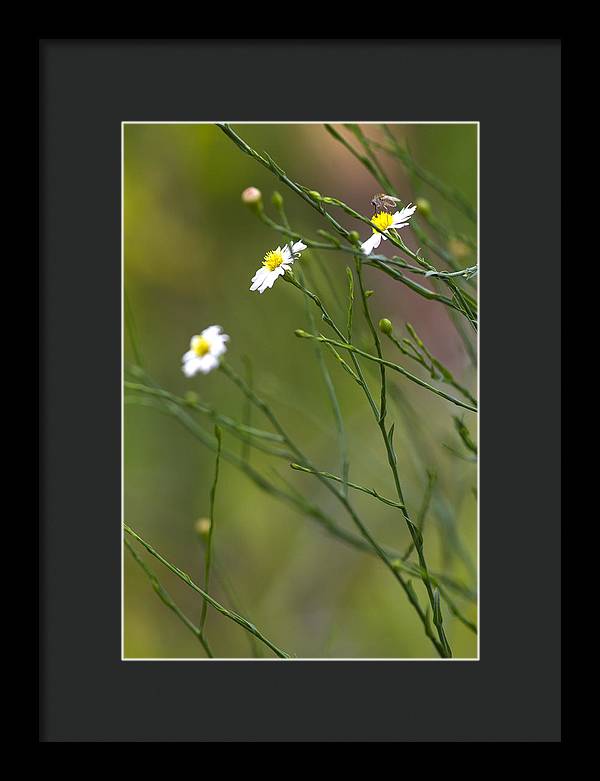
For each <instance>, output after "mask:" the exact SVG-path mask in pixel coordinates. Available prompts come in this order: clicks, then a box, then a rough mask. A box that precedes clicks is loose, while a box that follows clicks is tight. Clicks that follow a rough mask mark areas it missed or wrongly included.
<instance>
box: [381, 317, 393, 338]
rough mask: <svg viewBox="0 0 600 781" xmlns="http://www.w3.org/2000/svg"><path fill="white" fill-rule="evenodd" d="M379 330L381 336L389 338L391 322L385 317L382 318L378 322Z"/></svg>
mask: <svg viewBox="0 0 600 781" xmlns="http://www.w3.org/2000/svg"><path fill="white" fill-rule="evenodd" d="M379 330H380V331H381V333H382V334H386V336H390V335H391V333H392V330H393V328H392V321H391V320H388V319H387V317H384V318H382V319H381V320H380V321H379Z"/></svg>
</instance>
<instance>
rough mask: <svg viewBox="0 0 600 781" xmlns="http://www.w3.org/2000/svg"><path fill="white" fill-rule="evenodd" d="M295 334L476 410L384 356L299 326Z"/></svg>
mask: <svg viewBox="0 0 600 781" xmlns="http://www.w3.org/2000/svg"><path fill="white" fill-rule="evenodd" d="M295 334H296V336H299V337H300V338H302V339H315V340H316V341H318V342H325V343H326V344H331V345H333V346H334V347H339V348H340V349H342V350H348V352H352V353H356V354H357V355H362V357H363V358H367V360H369V361H373V362H374V363H378V364H380V365H382V366H387V367H388V368H389V369H392V370H393V371H396V372H398V373H399V374H402V375H404V376H405V377H406V378H407V379H409V380H411V381H412V382H414V383H416V384H417V385H420V386H421V387H422V388H425V389H426V390H428V391H431V393H434V394H435V395H436V396H440V397H441V398H442V399H446V401H451V402H452V403H453V404H456V406H457V407H462V408H463V409H466V410H469V412H477V407H474V406H471V405H470V404H467V403H465V402H463V401H461V400H460V399H457V398H455V397H454V396H451V395H450V394H449V393H446V392H445V391H442V390H440V389H439V388H434V386H433V385H430V384H429V383H428V382H425V380H422V379H420V378H419V377H417V376H416V375H414V374H411V372H409V371H407V370H406V369H405V368H404V367H403V366H399V365H398V364H397V363H392V361H387V360H385V359H384V358H380V357H379V356H376V355H371V353H367V352H365V351H364V350H361V349H359V348H358V347H355V346H354V345H353V344H347V343H346V342H339V341H336V340H335V339H328V338H327V337H326V336H323V335H322V334H319V335H317V334H309V333H307V332H306V331H303V330H302V329H301V328H299V329H297V330H296V331H295Z"/></svg>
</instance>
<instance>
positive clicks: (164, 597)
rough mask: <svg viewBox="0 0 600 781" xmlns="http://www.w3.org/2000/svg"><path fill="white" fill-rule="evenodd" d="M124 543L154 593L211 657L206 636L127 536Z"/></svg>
mask: <svg viewBox="0 0 600 781" xmlns="http://www.w3.org/2000/svg"><path fill="white" fill-rule="evenodd" d="M124 543H125V545H126V546H127V549H128V550H129V552H130V553H131V555H132V557H133V559H134V561H135V562H136V563H137V564H139V566H140V567H141V568H142V570H143V571H144V572H145V573H146V576H147V577H148V580H149V581H150V584H151V586H152V588H153V589H154V591H155V592H156V594H157V595H158V597H159V599H160V600H161V601H162V602H163V603H164V604H165V605H166V606H167V607H168V608H169V610H172V611H173V612H174V613H175V615H176V616H177V618H179V620H180V621H182V622H183V624H184V625H185V626H186V627H187V628H188V629H189V630H190V632H192V634H194V635H195V636H196V637H197V638H198V640H199V641H200V643H201V645H202V647H203V648H204V650H205V652H206V655H207V656H208V657H209V658H211V659H212V658H213V653H212V651H211V649H210V646H209V645H208V642H207V641H206V638H205V637H204V636H203V634H202V632H201V631H200V629H199V628H198V627H197V626H195V624H193V623H192V621H190V619H189V618H188V617H187V616H186V615H185V613H184V612H183V610H181V609H180V608H179V607H178V606H177V604H176V603H175V602H174V601H173V599H172V598H171V595H170V594H169V592H168V591H167V590H166V589H165V588H164V586H162V585H161V583H160V581H159V579H158V578H157V577H156V575H155V574H154V572H153V571H152V570H151V569H150V567H149V566H148V565H147V564H146V562H145V561H144V560H143V559H142V558H141V557H140V556H139V554H138V553H137V551H136V550H135V548H134V547H133V546H132V544H131V543H130V542H129V540H128V539H127V538H125V540H124Z"/></svg>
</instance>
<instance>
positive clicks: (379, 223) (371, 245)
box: [361, 203, 417, 255]
mask: <svg viewBox="0 0 600 781" xmlns="http://www.w3.org/2000/svg"><path fill="white" fill-rule="evenodd" d="M416 210H417V207H416V206H413V205H412V204H411V203H409V204H408V206H405V207H404V209H401V210H400V211H396V212H394V213H393V214H390V213H389V212H386V211H381V212H378V213H377V214H375V215H374V216H373V217H372V218H371V222H372V223H373V225H374V226H375V227H374V228H373V235H372V236H371V237H370V238H368V239H367V240H366V241H363V243H362V244H361V249H362V251H363V252H364V253H365V255H370V254H371V252H373V250H374V249H376V248H377V247H378V246H379V245H380V244H381V240H382V239H383V240H384V241H386V240H387V236H386V235H385V233H386V232H387V231H388V230H390V229H394V230H399V229H400V228H405V227H406V226H407V225H408V220H409V219H410V218H411V217H412V215H413V214H414V213H415V211H416Z"/></svg>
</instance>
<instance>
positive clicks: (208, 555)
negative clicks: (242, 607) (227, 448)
mask: <svg viewBox="0 0 600 781" xmlns="http://www.w3.org/2000/svg"><path fill="white" fill-rule="evenodd" d="M215 439H216V440H217V456H216V458H215V476H214V479H213V483H212V486H211V489H210V510H209V517H210V525H209V527H208V539H207V540H206V550H205V558H204V590H205V591H208V586H209V583H210V565H211V562H212V540H213V534H214V530H215V495H216V493H217V482H218V480H219V462H220V460H221V446H222V440H223V436H222V434H221V429H220V428H219V427H218V426H215ZM207 610H208V603H207V602H206V600H204V602H203V603H202V614H201V616H200V631H201V632H202V634H204V626H205V624H206V613H207Z"/></svg>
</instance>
